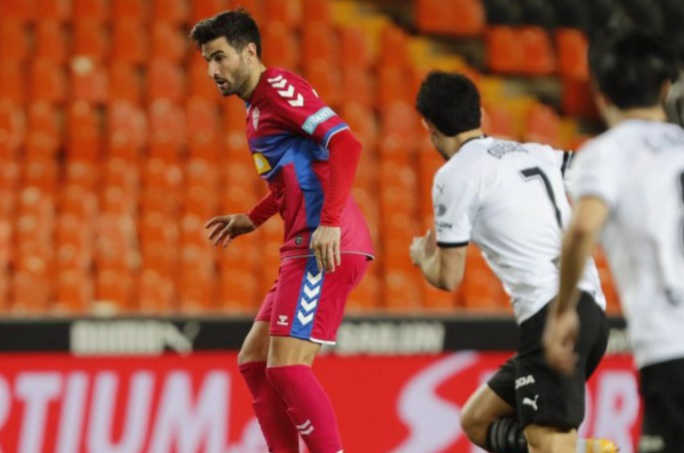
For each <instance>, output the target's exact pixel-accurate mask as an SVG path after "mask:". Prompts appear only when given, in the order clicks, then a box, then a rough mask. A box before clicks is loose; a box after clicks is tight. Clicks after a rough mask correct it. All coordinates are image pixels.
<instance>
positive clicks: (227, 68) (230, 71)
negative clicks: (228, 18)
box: [202, 38, 250, 96]
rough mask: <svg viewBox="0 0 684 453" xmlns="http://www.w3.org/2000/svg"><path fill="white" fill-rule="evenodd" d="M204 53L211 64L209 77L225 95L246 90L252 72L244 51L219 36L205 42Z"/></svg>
mask: <svg viewBox="0 0 684 453" xmlns="http://www.w3.org/2000/svg"><path fill="white" fill-rule="evenodd" d="M202 55H203V56H204V58H205V59H206V60H207V63H208V64H209V77H211V78H212V79H213V80H214V83H216V86H217V87H218V89H219V90H220V91H221V94H222V95H223V96H232V95H233V94H237V95H240V94H241V93H242V92H243V91H244V90H245V86H246V85H247V84H248V81H249V75H250V73H249V66H248V65H247V62H246V61H245V58H244V55H243V52H238V51H237V50H236V49H235V48H234V47H233V46H231V45H229V44H228V42H227V41H226V40H225V38H219V39H216V40H214V41H210V42H208V43H206V44H204V45H203V46H202Z"/></svg>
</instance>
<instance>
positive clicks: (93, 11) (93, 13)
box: [72, 0, 120, 23]
mask: <svg viewBox="0 0 684 453" xmlns="http://www.w3.org/2000/svg"><path fill="white" fill-rule="evenodd" d="M117 1H120V0H117ZM112 3H113V2H112ZM72 4H73V7H72V13H73V17H74V20H75V21H81V20H83V21H90V22H95V23H102V22H106V21H108V20H109V18H110V17H109V14H110V11H109V7H110V5H109V2H107V1H106V0H72Z"/></svg>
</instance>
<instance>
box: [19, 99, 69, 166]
mask: <svg viewBox="0 0 684 453" xmlns="http://www.w3.org/2000/svg"><path fill="white" fill-rule="evenodd" d="M27 107H28V108H27V112H26V114H27V122H28V132H29V133H28V134H27V136H26V154H27V155H30V156H32V155H41V156H50V157H54V156H55V154H56V153H57V150H58V149H59V147H60V145H61V140H62V135H61V130H60V127H59V121H58V118H57V112H56V110H55V108H54V107H53V106H52V105H51V104H50V103H48V102H45V101H40V102H34V103H32V104H30V105H28V106H27Z"/></svg>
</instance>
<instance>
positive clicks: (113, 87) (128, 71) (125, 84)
mask: <svg viewBox="0 0 684 453" xmlns="http://www.w3.org/2000/svg"><path fill="white" fill-rule="evenodd" d="M108 70H109V98H110V100H111V101H112V102H116V101H128V102H130V103H132V104H138V103H139V102H140V100H141V99H142V93H141V89H140V77H139V75H138V69H137V68H136V67H135V66H134V65H133V64H131V63H128V62H124V61H113V62H112V63H111V64H110V65H109V66H108ZM110 108H111V107H110Z"/></svg>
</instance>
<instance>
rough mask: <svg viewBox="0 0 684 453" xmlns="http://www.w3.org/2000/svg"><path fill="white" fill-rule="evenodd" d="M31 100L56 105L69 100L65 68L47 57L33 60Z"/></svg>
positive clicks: (30, 82) (30, 80)
mask: <svg viewBox="0 0 684 453" xmlns="http://www.w3.org/2000/svg"><path fill="white" fill-rule="evenodd" d="M29 98H30V99H31V101H47V102H51V103H54V104H59V103H62V102H65V101H66V99H67V78H66V71H65V70H64V66H62V65H61V64H60V63H59V62H58V61H56V60H51V59H48V58H46V57H39V58H36V59H34V60H32V65H31V72H30V73H29Z"/></svg>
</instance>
